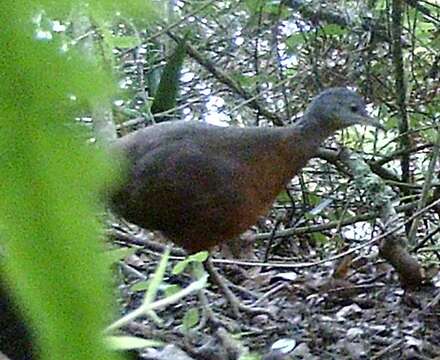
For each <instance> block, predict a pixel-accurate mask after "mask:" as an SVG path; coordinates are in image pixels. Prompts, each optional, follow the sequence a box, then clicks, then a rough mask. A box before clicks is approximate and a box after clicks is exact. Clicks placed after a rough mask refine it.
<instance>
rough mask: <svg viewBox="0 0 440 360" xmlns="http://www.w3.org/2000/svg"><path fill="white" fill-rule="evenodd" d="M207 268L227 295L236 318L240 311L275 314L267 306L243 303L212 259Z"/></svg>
mask: <svg viewBox="0 0 440 360" xmlns="http://www.w3.org/2000/svg"><path fill="white" fill-rule="evenodd" d="M206 270H207V272H208V273H209V275H210V277H211V280H212V282H214V283H215V284H217V285H218V287H219V288H220V289H221V291H222V292H223V294H224V295H225V297H226V300H227V302H228V303H229V305H230V306H231V311H232V314H233V315H234V317H235V318H236V319H239V318H240V317H241V314H240V312H245V313H248V314H251V315H259V314H266V315H269V316H270V317H273V314H272V313H271V312H270V311H269V310H268V309H266V308H262V307H253V306H252V305H245V304H243V303H242V302H241V301H240V300H239V299H238V298H237V296H236V295H235V294H234V293H233V292H232V290H231V289H230V288H229V286H228V284H227V283H226V280H225V279H224V278H223V276H221V275H220V274H219V272H218V271H217V270H216V269H215V267H214V264H213V263H212V262H211V260H210V259H208V260H207V261H206Z"/></svg>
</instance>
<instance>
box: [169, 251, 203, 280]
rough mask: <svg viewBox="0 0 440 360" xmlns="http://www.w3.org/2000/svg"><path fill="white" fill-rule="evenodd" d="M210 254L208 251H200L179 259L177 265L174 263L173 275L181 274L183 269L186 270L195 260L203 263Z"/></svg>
mask: <svg viewBox="0 0 440 360" xmlns="http://www.w3.org/2000/svg"><path fill="white" fill-rule="evenodd" d="M208 256H209V253H208V252H207V251H200V252H198V253H196V254H192V255H190V256H188V257H186V258H185V259H183V260H181V261H179V262H178V263H177V264H176V265H174V268H173V271H172V273H173V275H178V274H181V273H182V272H183V270H185V268H186V267H187V266H188V264H191V263H193V262H196V263H202V262H203V261H205V260H206V259H207V258H208Z"/></svg>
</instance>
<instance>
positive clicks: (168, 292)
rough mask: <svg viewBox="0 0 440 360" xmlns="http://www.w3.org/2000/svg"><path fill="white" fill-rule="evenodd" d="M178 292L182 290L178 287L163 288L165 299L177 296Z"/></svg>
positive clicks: (173, 285)
mask: <svg viewBox="0 0 440 360" xmlns="http://www.w3.org/2000/svg"><path fill="white" fill-rule="evenodd" d="M180 290H182V288H181V287H180V286H179V285H175V284H166V285H165V286H164V292H165V296H166V297H168V296H171V295H174V294H177V293H178V292H179V291H180Z"/></svg>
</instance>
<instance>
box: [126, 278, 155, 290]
mask: <svg viewBox="0 0 440 360" xmlns="http://www.w3.org/2000/svg"><path fill="white" fill-rule="evenodd" d="M149 286H150V281H149V280H142V281H139V282H137V283H136V284H134V285H132V286H131V287H130V289H131V291H145V290H147V289H148V287H149Z"/></svg>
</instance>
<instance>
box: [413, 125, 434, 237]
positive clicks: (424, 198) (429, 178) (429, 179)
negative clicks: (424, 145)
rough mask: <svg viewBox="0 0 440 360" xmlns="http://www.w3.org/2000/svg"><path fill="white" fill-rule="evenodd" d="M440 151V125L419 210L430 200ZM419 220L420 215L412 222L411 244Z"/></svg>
mask: <svg viewBox="0 0 440 360" xmlns="http://www.w3.org/2000/svg"><path fill="white" fill-rule="evenodd" d="M439 152H440V126H437V139H436V140H435V144H434V149H433V151H432V157H431V161H430V162H429V166H428V171H427V174H426V177H425V182H424V184H423V190H422V196H421V198H420V200H419V206H418V210H420V209H422V208H423V207H424V206H425V205H426V201H427V200H428V192H429V190H430V189H431V185H432V178H433V176H434V169H435V165H436V163H437V158H438V156H439ZM419 222H420V217H416V218H415V219H414V222H413V223H412V224H411V229H410V231H409V234H408V239H409V243H410V244H415V243H416V240H415V236H416V233H417V228H418V226H419Z"/></svg>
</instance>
